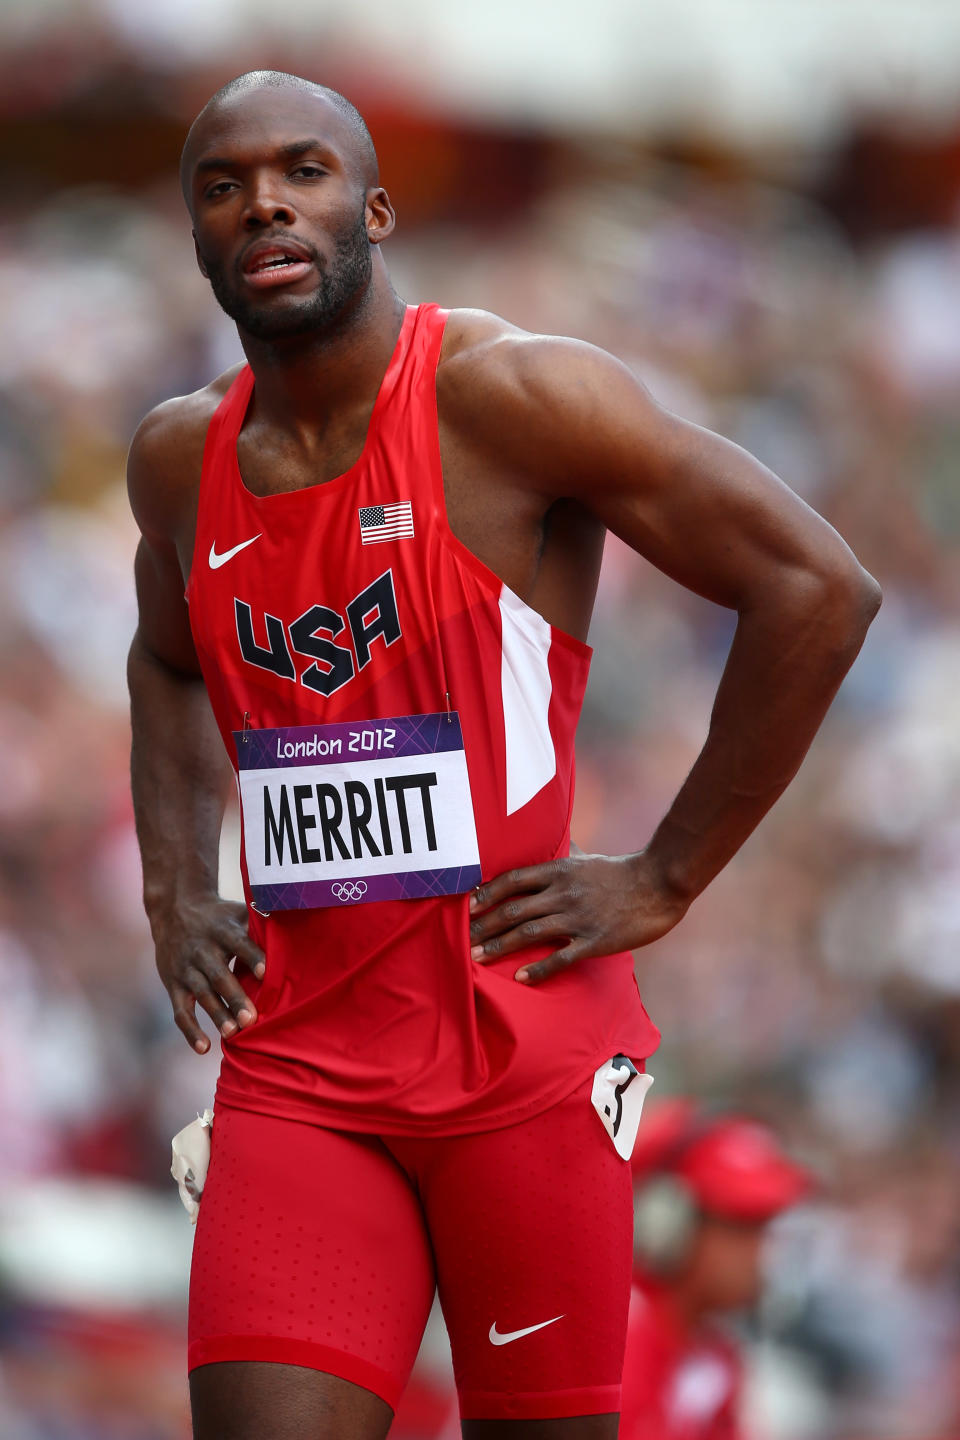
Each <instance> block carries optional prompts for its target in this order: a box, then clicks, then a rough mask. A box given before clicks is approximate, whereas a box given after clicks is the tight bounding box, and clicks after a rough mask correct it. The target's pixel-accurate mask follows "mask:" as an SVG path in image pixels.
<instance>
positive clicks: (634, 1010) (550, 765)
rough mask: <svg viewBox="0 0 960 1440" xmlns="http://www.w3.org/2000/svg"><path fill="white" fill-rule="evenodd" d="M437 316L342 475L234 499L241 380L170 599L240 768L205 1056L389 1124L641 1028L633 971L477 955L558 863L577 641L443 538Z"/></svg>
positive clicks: (582, 667) (245, 1089)
mask: <svg viewBox="0 0 960 1440" xmlns="http://www.w3.org/2000/svg"><path fill="white" fill-rule="evenodd" d="M445 320H446V313H445V312H444V311H442V310H440V309H438V308H437V307H436V306H435V305H420V306H410V307H408V309H407V311H406V315H405V317H404V321H403V325H402V329H401V331H400V335H399V338H398V340H397V345H396V348H395V350H394V353H393V356H392V358H391V360H390V363H389V365H388V367H387V370H386V373H385V374H384V377H383V381H382V383H381V386H380V390H379V392H378V395H377V399H376V403H375V405H374V408H373V413H372V416H371V419H370V426H369V430H368V433H367V438H366V442H365V444H364V448H363V451H362V453H361V455H360V458H359V459H358V460H357V461H356V463H355V464H354V465H352V466H351V467H350V469H349V470H347V471H345V472H344V474H342V475H340V476H338V477H337V478H336V479H334V480H331V481H329V482H327V483H324V484H318V485H314V486H311V487H308V488H306V489H301V490H295V491H292V492H286V493H283V494H277V495H270V496H266V497H264V498H260V497H257V496H255V495H253V494H252V493H251V492H250V491H249V490H248V489H247V488H246V486H245V485H244V482H243V479H242V478H241V475H240V469H239V465H238V461H237V436H238V434H239V432H240V429H241V427H242V425H243V421H244V416H245V414H246V411H247V407H248V405H249V401H250V396H251V394H252V391H253V375H252V372H251V371H250V369H249V368H245V369H244V370H242V371H241V372H240V374H239V375H238V376H237V378H236V380H235V381H234V383H233V384H232V386H231V387H230V389H229V391H228V392H227V394H226V395H225V396H224V399H223V401H222V402H221V404H220V406H219V408H218V409H217V411H216V414H215V415H214V417H213V419H212V421H211V423H210V427H209V431H208V435H207V442H206V448H205V453H204V461H203V474H202V479H201V484H200V499H199V509H198V516H197V534H196V543H195V547H194V555H193V564H192V567H191V572H190V578H189V582H188V585H187V599H188V601H189V606H190V621H191V626H192V629H193V635H194V640H195V642H196V647H197V654H198V656H199V659H200V664H201V667H202V670H203V675H204V679H205V681H206V684H207V689H208V691H209V694H210V699H211V702H212V705H213V711H214V714H215V716H216V719H217V724H218V725H219V727H220V731H221V734H222V736H223V739H224V743H225V744H226V746H227V750H228V752H229V754H230V757H231V760H232V761H233V764H234V766H235V768H236V769H237V771H238V779H239V786H240V795H241V810H242V815H243V831H244V859H243V874H244V885H245V887H246V892H247V897H248V901H249V902H250V929H251V934H252V935H253V937H254V939H255V940H256V941H257V942H258V943H259V944H260V945H261V946H262V947H263V949H264V951H265V954H266V975H265V977H264V979H263V980H262V981H256V980H255V979H254V978H253V977H252V976H250V975H249V974H248V972H247V971H246V969H245V968H244V967H238V978H239V979H240V980H241V982H242V984H243V985H244V988H245V989H246V990H247V991H248V993H250V994H251V995H252V996H253V998H254V999H255V1001H256V1004H257V1008H258V1012H259V1017H258V1019H257V1022H256V1023H255V1024H254V1025H252V1026H251V1027H250V1028H249V1029H247V1030H243V1031H241V1032H239V1033H237V1034H235V1035H234V1036H233V1037H232V1038H231V1039H229V1040H227V1041H225V1042H224V1043H223V1061H222V1065H221V1071H220V1079H219V1083H218V1088H217V1094H218V1096H220V1097H222V1098H223V1100H224V1101H225V1102H226V1103H228V1104H231V1105H237V1106H242V1107H244V1108H246V1109H252V1110H261V1111H266V1112H268V1113H271V1114H276V1115H281V1116H286V1117H289V1118H292V1119H312V1120H314V1121H316V1122H318V1123H321V1124H327V1125H335V1126H338V1127H340V1128H342V1129H352V1130H358V1131H368V1132H379V1133H382V1134H416V1133H422V1132H424V1131H427V1130H429V1131H430V1132H432V1133H438V1134H444V1133H446V1134H457V1133H467V1132H470V1131H475V1130H485V1129H493V1128H496V1127H498V1126H501V1125H505V1124H509V1123H513V1122H514V1121H519V1120H521V1119H524V1118H526V1117H527V1116H529V1115H533V1114H535V1113H536V1112H537V1111H538V1110H540V1109H545V1108H546V1107H547V1106H549V1105H551V1104H553V1103H554V1102H555V1101H557V1100H560V1099H561V1098H563V1096H565V1095H566V1094H568V1093H569V1092H570V1091H571V1090H572V1089H574V1088H575V1087H576V1086H577V1085H578V1084H579V1083H580V1082H581V1081H582V1080H583V1079H584V1078H585V1077H586V1076H587V1075H588V1074H589V1073H590V1072H591V1071H593V1070H595V1069H596V1068H597V1066H598V1065H600V1064H601V1063H602V1062H603V1061H605V1060H607V1059H609V1058H610V1056H611V1055H613V1054H615V1053H618V1052H623V1053H626V1054H628V1055H631V1056H633V1057H634V1058H640V1057H645V1056H647V1055H649V1054H650V1053H651V1052H652V1051H653V1050H654V1049H655V1048H656V1046H657V1043H658V1041H659V1032H658V1031H657V1029H656V1027H655V1026H654V1025H653V1024H652V1023H651V1021H650V1020H649V1018H648V1017H647V1014H646V1011H645V1010H644V1008H643V1006H642V1004H641V1002H640V997H639V994H638V991H637V985H636V980H635V977H634V972H633V963H632V960H631V957H630V956H629V955H628V954H620V955H615V956H610V957H607V958H604V959H594V960H587V961H583V962H581V963H580V964H578V965H574V966H572V967H571V968H570V969H569V970H565V971H563V972H562V973H560V974H558V975H557V976H555V977H554V978H552V979H551V980H550V981H548V982H546V983H545V984H543V985H541V986H538V987H527V986H523V985H520V984H518V983H517V982H516V981H515V980H514V978H513V976H514V974H515V972H516V971H517V969H518V968H519V966H520V964H521V963H522V962H523V961H524V960H536V959H540V958H542V957H543V956H545V955H547V954H549V953H550V949H551V948H552V947H550V946H542V947H539V948H536V949H531V950H529V951H525V952H523V953H522V954H515V955H511V956H509V957H508V958H506V959H504V960H502V961H499V962H495V963H493V964H488V965H484V966H481V965H477V964H476V963H475V962H474V961H473V960H471V958H470V939H469V928H468V897H467V893H466V892H467V891H468V890H469V889H470V888H472V886H473V885H475V884H477V883H478V882H479V879H480V878H481V876H482V878H484V879H490V878H492V877H493V876H495V875H497V874H499V873H500V872H501V871H503V870H506V869H509V868H511V867H513V866H519V865H530V864H536V863H538V862H540V861H544V860H549V859H551V858H553V857H555V856H558V855H566V854H567V853H568V852H569V843H570V811H571V807H572V803H573V746H574V732H575V729H576V725H577V719H578V716H579V713H580V707H581V703H582V699H583V691H584V686H585V684H586V679H587V671H588V668H589V659H590V650H589V647H588V646H586V645H584V644H582V643H581V642H580V641H578V640H575V639H573V638H572V637H571V636H569V635H566V634H564V633H563V632H562V631H560V630H557V629H556V628H555V627H552V626H550V625H548V624H547V623H546V621H544V620H543V619H542V618H541V616H540V615H538V614H537V613H536V612H535V611H534V610H532V609H530V608H529V607H528V606H527V605H525V604H524V603H523V602H522V601H521V600H520V599H519V598H518V597H517V596H516V595H514V594H513V592H512V591H510V590H509V589H508V588H507V587H506V586H505V585H504V584H503V583H502V581H500V580H499V579H498V578H497V577H496V576H495V575H494V574H493V573H492V572H491V571H490V570H488V569H487V568H486V566H485V565H483V564H482V563H481V562H480V561H479V560H478V559H477V558H476V557H475V556H474V555H473V554H472V553H471V552H470V551H468V550H467V549H466V547H465V546H463V545H462V544H461V543H460V542H459V541H458V540H457V539H456V537H455V536H454V535H453V533H452V531H451V530H450V527H449V525H448V523H447V517H446V508H445V503H444V492H443V479H442V475H441V466H440V449H439V442H438V432H437V406H436V371H437V363H438V360H439V356H440V346H441V342H442V339H443V329H444V323H445Z"/></svg>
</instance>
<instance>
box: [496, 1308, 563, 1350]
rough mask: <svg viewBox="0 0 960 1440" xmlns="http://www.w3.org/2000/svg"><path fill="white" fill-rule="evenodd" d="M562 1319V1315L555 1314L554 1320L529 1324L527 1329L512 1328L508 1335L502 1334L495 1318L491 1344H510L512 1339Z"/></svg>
mask: <svg viewBox="0 0 960 1440" xmlns="http://www.w3.org/2000/svg"><path fill="white" fill-rule="evenodd" d="M562 1319H563V1316H562V1315H554V1317H553V1319H552V1320H541V1321H540V1324H539V1325H528V1326H527V1328H526V1329H525V1330H510V1331H509V1332H508V1333H507V1334H506V1335H501V1334H500V1332H499V1331H498V1329H497V1322H496V1320H494V1322H493V1324H492V1325H491V1326H490V1344H491V1345H509V1344H510V1342H511V1340H521V1339H522V1338H523V1336H524V1335H532V1334H533V1332H534V1330H543V1329H544V1328H545V1326H547V1325H556V1323H557V1321H558V1320H562Z"/></svg>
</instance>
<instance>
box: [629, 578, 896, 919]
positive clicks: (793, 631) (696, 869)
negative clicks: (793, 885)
mask: <svg viewBox="0 0 960 1440" xmlns="http://www.w3.org/2000/svg"><path fill="white" fill-rule="evenodd" d="M792 589H793V593H790V590H788V589H785V591H784V592H783V593H780V594H778V595H777V597H776V602H775V603H770V604H760V605H757V606H755V607H753V608H751V609H748V610H745V611H743V612H741V615H740V619H739V623H738V625H737V630H736V634H735V637H734V641H733V645H732V647H731V650H730V655H729V657H728V660H727V664H726V667H725V669H724V673H723V677H722V680H721V683H720V687H719V690H718V692H717V698H716V702H715V704H714V709H713V714H712V716H711V721H710V729H709V734H708V737H707V741H706V744H705V745H704V748H703V750H702V751H701V753H700V756H699V757H698V759H697V761H696V763H695V765H694V767H693V769H692V770H691V772H690V774H689V775H688V777H687V779H686V781H685V782H684V784H683V786H682V787H681V789H680V792H679V794H678V795H677V798H676V800H675V801H674V803H673V805H672V806H671V807H670V810H669V812H668V813H667V815H666V816H665V817H664V819H663V821H662V822H661V824H660V825H659V826H658V828H657V831H656V833H655V834H654V836H653V838H652V840H651V842H650V844H649V845H648V847H647V850H646V852H645V853H646V856H647V858H648V859H649V860H652V861H653V862H654V863H655V864H656V866H657V867H658V869H659V870H660V872H661V874H662V875H663V878H664V880H665V882H666V883H667V885H668V886H669V887H670V888H671V889H672V890H674V891H675V892H676V893H677V894H678V895H680V896H682V897H684V898H686V899H687V900H692V899H693V898H694V897H695V896H696V895H699V894H700V892H701V891H702V890H704V889H705V888H706V886H707V885H708V884H709V883H710V881H711V880H712V879H713V878H714V876H715V875H716V874H718V872H719V871H720V870H722V869H723V867H724V866H725V865H726V864H727V862H728V861H729V860H730V859H731V858H732V856H733V855H735V854H736V852H737V850H739V849H740V846H741V845H742V844H743V842H744V841H745V840H746V838H747V837H748V835H750V834H751V832H752V831H753V830H754V829H755V828H756V826H757V825H758V824H759V822H760V821H761V819H762V818H763V816H764V815H765V814H766V813H767V811H768V810H769V809H770V807H771V806H772V805H773V804H774V802H775V801H776V800H777V798H778V797H779V796H780V795H781V794H782V793H783V791H784V790H785V789H786V787H787V785H788V784H789V783H790V781H791V780H792V779H793V777H794V775H795V774H796V772H797V770H798V769H799V767H800V764H801V761H802V760H803V757H804V756H805V754H806V753H807V750H808V749H809V747H810V744H811V742H812V740H813V737H814V735H815V734H816V732H817V730H818V729H819V727H820V724H821V721H822V720H823V717H824V715H825V714H826V712H827V710H828V708H829V706H830V703H831V701H832V700H833V697H834V695H835V694H836V692H837V689H838V688H839V686H840V682H841V681H842V679H843V677H844V675H845V674H846V672H847V670H848V669H849V668H850V666H851V665H852V663H853V661H854V659H855V658H856V655H857V653H858V651H859V649H860V646H861V644H862V643H863V638H864V635H865V634H866V630H867V627H868V625H869V624H870V621H871V619H872V618H873V615H874V614H875V613H876V610H877V607H878V605H879V591H878V589H877V587H876V585H875V584H874V583H873V582H872V581H871V580H870V578H869V576H867V575H866V574H865V572H859V576H857V577H855V578H854V580H852V581H851V580H849V579H848V580H847V582H846V583H845V584H844V585H843V586H840V587H837V586H835V585H834V586H831V585H827V584H824V583H817V582H814V581H810V582H808V583H802V582H797V583H795V584H794V586H793V587H792Z"/></svg>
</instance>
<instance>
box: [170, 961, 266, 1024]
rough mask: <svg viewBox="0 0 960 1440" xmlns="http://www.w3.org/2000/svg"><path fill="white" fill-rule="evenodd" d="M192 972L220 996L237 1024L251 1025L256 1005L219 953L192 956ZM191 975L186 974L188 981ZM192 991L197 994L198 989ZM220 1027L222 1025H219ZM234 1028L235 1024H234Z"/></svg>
mask: <svg viewBox="0 0 960 1440" xmlns="http://www.w3.org/2000/svg"><path fill="white" fill-rule="evenodd" d="M193 972H194V973H197V972H198V973H199V975H200V977H201V979H203V980H204V981H205V982H206V984H207V986H208V988H209V989H210V990H212V992H213V994H214V995H215V996H216V997H217V998H218V999H220V998H222V1000H223V1002H224V1004H225V1005H227V1006H228V1007H229V1009H230V1010H231V1011H232V1012H233V1014H234V1016H235V1017H236V1021H237V1024H238V1025H241V1026H243V1025H252V1024H253V1022H254V1020H256V1018H257V1007H256V1005H254V1003H253V1001H252V1000H251V999H250V996H249V995H248V994H247V992H246V991H245V990H244V988H243V986H242V985H241V984H240V982H239V980H237V979H236V978H235V976H234V975H233V973H232V971H231V970H230V969H229V968H228V966H227V965H225V964H224V962H223V960H221V958H220V957H219V955H214V954H211V953H210V952H206V953H204V952H200V953H199V954H198V955H196V956H195V957H194V961H193ZM190 980H191V976H190V975H188V976H187V981H188V983H190ZM192 988H194V991H195V993H196V994H198V995H199V991H197V990H196V987H192ZM220 1028H221V1029H222V1027H220ZM234 1029H236V1026H234Z"/></svg>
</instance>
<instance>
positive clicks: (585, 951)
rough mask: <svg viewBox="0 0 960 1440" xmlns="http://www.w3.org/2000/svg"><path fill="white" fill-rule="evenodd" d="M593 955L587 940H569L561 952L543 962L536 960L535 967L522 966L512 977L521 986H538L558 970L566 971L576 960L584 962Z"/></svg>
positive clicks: (556, 951)
mask: <svg viewBox="0 0 960 1440" xmlns="http://www.w3.org/2000/svg"><path fill="white" fill-rule="evenodd" d="M592 953H593V947H592V946H591V944H590V942H589V941H588V940H571V942H570V944H569V945H565V946H564V948H563V949H562V950H555V951H554V952H553V954H552V955H548V956H547V957H546V959H545V960H538V961H537V963H536V964H535V965H523V966H521V968H520V969H519V970H518V971H517V973H516V975H515V976H514V977H513V978H514V979H515V980H519V982H520V984H521V985H540V984H542V983H543V981H544V980H549V979H550V976H551V975H556V974H557V973H558V971H560V970H566V969H567V968H568V967H569V966H570V965H573V964H574V963H575V961H577V960H586V959H587V958H588V956H590V955H591V954H592Z"/></svg>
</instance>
